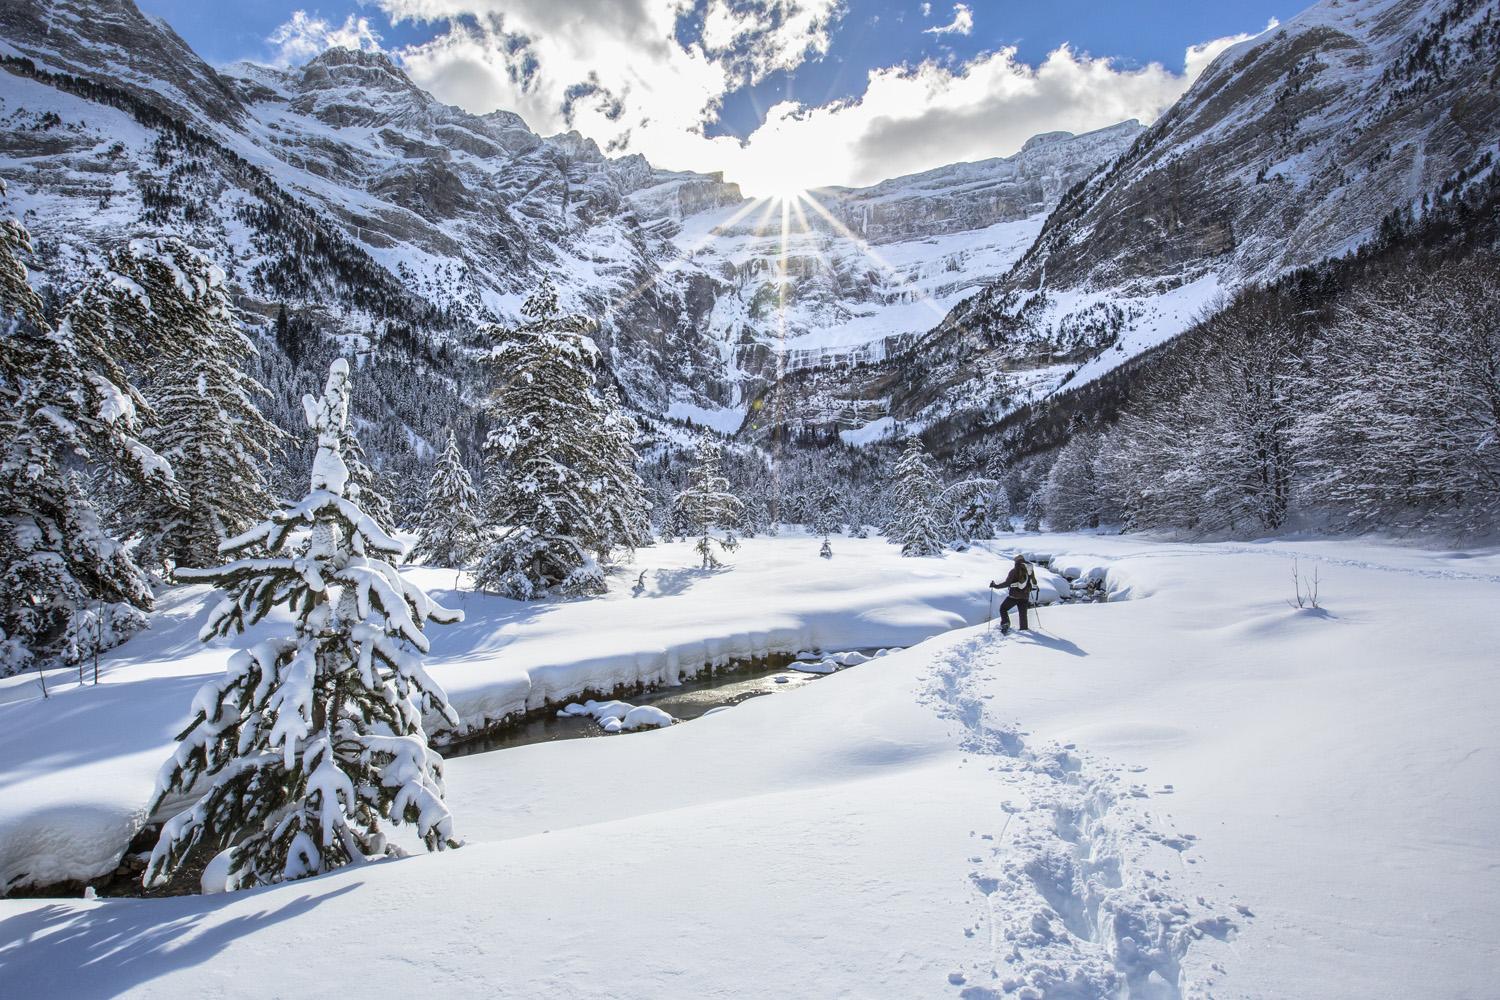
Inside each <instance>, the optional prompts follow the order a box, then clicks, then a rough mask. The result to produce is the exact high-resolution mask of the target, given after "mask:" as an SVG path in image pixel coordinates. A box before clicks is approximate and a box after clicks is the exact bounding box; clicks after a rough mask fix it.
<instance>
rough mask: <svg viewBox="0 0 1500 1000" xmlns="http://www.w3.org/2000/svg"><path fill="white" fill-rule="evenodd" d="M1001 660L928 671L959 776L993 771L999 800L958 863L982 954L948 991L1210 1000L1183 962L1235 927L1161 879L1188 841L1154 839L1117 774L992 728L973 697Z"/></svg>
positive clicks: (971, 930) (959, 659)
mask: <svg viewBox="0 0 1500 1000" xmlns="http://www.w3.org/2000/svg"><path fill="white" fill-rule="evenodd" d="M1006 648H1007V642H1006V640H1003V639H1000V638H999V637H998V636H988V635H980V636H976V637H974V638H971V639H970V640H968V641H967V642H965V643H963V644H962V645H959V646H958V647H956V648H954V649H953V650H952V651H951V652H949V653H947V654H944V655H942V656H941V657H940V658H939V659H938V661H937V662H935V663H934V665H933V668H932V672H931V674H930V675H929V685H928V688H927V691H926V692H925V699H926V700H927V701H928V702H929V703H930V704H932V705H933V706H934V708H935V709H936V710H937V712H938V714H939V715H941V716H943V717H945V718H949V719H952V720H953V721H955V722H957V723H959V724H960V725H961V726H962V731H961V732H960V733H959V739H960V744H959V745H960V747H961V749H962V750H963V751H964V752H965V753H966V754H971V755H973V756H972V757H966V758H965V763H964V766H966V767H972V766H983V767H986V768H988V769H989V770H990V771H992V772H994V774H995V779H996V794H997V798H999V800H1000V801H999V802H998V803H997V810H996V823H995V827H996V832H994V833H991V832H988V831H982V830H976V831H974V837H975V845H976V854H975V855H974V856H972V857H971V858H970V859H969V861H970V864H971V865H972V869H971V871H970V872H969V876H968V880H969V883H970V886H971V888H972V889H973V891H974V892H975V893H976V895H977V897H978V904H979V912H980V919H979V920H978V921H976V923H975V924H973V925H971V926H969V927H966V928H965V929H964V933H965V935H966V936H967V937H969V938H971V939H974V940H975V941H983V942H987V943H988V948H987V949H986V950H985V953H984V954H982V955H978V956H976V957H975V958H974V959H972V960H970V961H969V963H968V965H967V966H966V967H965V968H963V969H961V970H957V971H954V972H952V973H950V974H949V976H948V982H949V983H950V984H951V985H953V986H956V987H958V995H959V996H960V997H961V998H963V1000H985V998H992V997H1021V998H1038V1000H1040V998H1049V1000H1105V998H1112V1000H1119V998H1130V1000H1142V998H1151V1000H1158V998H1160V1000H1181V998H1184V997H1198V996H1205V995H1208V990H1209V988H1210V987H1211V986H1212V984H1213V981H1212V980H1211V979H1204V978H1201V977H1200V978H1199V979H1198V980H1197V981H1193V982H1189V981H1188V979H1189V977H1188V975H1187V974H1186V973H1185V972H1184V969H1183V960H1184V959H1185V958H1186V956H1187V954H1188V950H1189V949H1190V948H1191V946H1192V944H1193V942H1194V941H1197V940H1199V939H1201V938H1202V937H1203V936H1204V935H1206V934H1207V935H1212V936H1213V937H1216V938H1219V939H1221V940H1224V939H1228V938H1230V937H1232V936H1233V934H1234V933H1235V932H1236V931H1237V930H1238V925H1237V924H1236V923H1235V921H1234V920H1232V919H1230V917H1229V916H1228V914H1227V913H1226V912H1223V911H1221V910H1220V909H1219V908H1218V907H1217V906H1216V905H1215V904H1212V903H1210V902H1208V901H1206V900H1205V899H1203V898H1202V897H1197V898H1196V899H1195V900H1194V901H1193V902H1191V903H1188V902H1185V901H1184V900H1183V899H1181V898H1179V895H1178V893H1177V892H1176V891H1175V890H1174V887H1173V882H1174V878H1173V874H1172V872H1171V871H1170V870H1169V867H1168V866H1177V865H1183V866H1185V865H1186V864H1187V863H1190V862H1189V860H1188V859H1187V858H1186V853H1187V852H1188V851H1191V850H1192V848H1193V847H1194V842H1195V840H1196V838H1194V837H1192V835H1191V834H1182V833H1178V832H1175V831H1165V830H1163V829H1162V824H1161V823H1160V821H1159V820H1158V819H1157V818H1155V817H1154V816H1153V815H1152V813H1150V812H1149V811H1148V808H1149V806H1148V804H1144V803H1145V802H1147V801H1148V800H1149V796H1146V795H1145V793H1144V792H1143V791H1142V790H1141V789H1140V787H1139V786H1128V785H1126V784H1125V783H1124V782H1123V781H1122V779H1121V778H1120V776H1119V774H1120V772H1121V771H1122V770H1123V769H1121V768H1118V767H1114V766H1111V765H1109V764H1108V763H1106V762H1103V761H1097V760H1094V759H1093V758H1090V757H1088V756H1086V755H1082V754H1080V753H1079V752H1078V751H1076V750H1075V748H1074V747H1073V746H1072V745H1068V746H1058V745H1055V744H1052V745H1047V746H1041V747H1032V746H1031V745H1029V744H1028V743H1027V741H1026V740H1025V738H1024V735H1025V734H1023V733H1021V732H1019V731H1018V730H1017V729H1015V728H1014V727H1006V726H1000V725H995V724H994V723H992V722H991V721H990V720H989V719H988V717H987V712H986V702H985V700H984V699H983V698H982V697H981V696H980V695H979V694H978V693H977V692H976V690H975V688H976V684H977V682H978V681H980V680H982V679H984V675H985V674H986V672H987V671H988V669H989V668H995V667H999V666H1000V665H1001V663H1002V660H1003V656H1004V650H1005V649H1006ZM1174 852H1175V855H1176V857H1175V858H1174V856H1173V854H1174ZM1243 912H1245V911H1243V910H1240V911H1238V913H1243ZM1215 971H1219V970H1218V969H1217V967H1215Z"/></svg>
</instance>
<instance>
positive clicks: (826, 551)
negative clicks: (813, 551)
mask: <svg viewBox="0 0 1500 1000" xmlns="http://www.w3.org/2000/svg"><path fill="white" fill-rule="evenodd" d="M818 555H820V556H822V557H823V558H824V559H832V558H833V546H832V545H830V544H828V536H827V535H824V536H823V547H822V548H820V549H818Z"/></svg>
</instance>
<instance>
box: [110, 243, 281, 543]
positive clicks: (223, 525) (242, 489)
mask: <svg viewBox="0 0 1500 1000" xmlns="http://www.w3.org/2000/svg"><path fill="white" fill-rule="evenodd" d="M93 284H94V288H93V289H92V290H91V291H90V293H89V294H90V295H92V296H94V297H96V298H97V300H98V302H99V303H100V304H102V305H104V306H105V307H106V309H107V311H108V313H109V314H110V315H111V317H112V319H113V322H114V324H115V325H116V326H117V327H119V328H120V329H121V330H126V331H128V332H129V334H130V335H131V336H132V337H134V338H135V339H136V341H137V342H140V343H147V344H153V345H162V346H160V348H159V350H158V352H157V356H156V357H155V358H154V359H153V361H152V364H151V365H150V369H151V374H150V376H149V378H148V379H147V380H146V382H145V383H144V386H143V392H144V394H145V396H146V398H147V399H148V400H149V401H150V403H151V406H152V409H153V410H154V411H155V413H156V414H157V416H158V419H157V421H156V422H155V423H154V425H153V426H151V427H149V428H148V429H147V430H146V431H145V432H144V435H143V436H144V438H145V440H146V441H147V442H148V443H149V444H150V445H151V446H152V447H153V448H154V449H155V450H156V451H157V453H158V454H160V455H161V456H162V457H163V458H165V459H166V460H167V461H168V462H170V463H171V465H172V471H173V473H174V475H175V476H176V478H177V482H178V484H179V485H180V487H181V493H182V502H181V503H179V504H172V505H169V506H161V505H157V504H153V503H151V502H150V497H149V496H136V495H131V496H130V497H129V499H128V501H127V503H126V504H125V505H124V509H125V510H126V511H128V512H129V513H128V514H127V515H126V516H125V517H123V519H122V520H123V521H124V523H125V524H126V525H127V526H128V527H129V529H130V532H131V534H134V535H136V536H138V537H139V538H140V548H139V551H138V557H139V558H140V559H141V560H142V562H144V563H147V564H175V565H178V566H210V565H213V564H214V563H215V562H216V561H217V556H218V549H219V543H220V542H222V541H223V540H224V539H225V538H226V537H229V536H231V535H238V534H239V533H240V532H242V531H244V530H245V529H246V528H248V527H249V526H250V525H251V524H253V523H255V522H256V521H257V520H259V519H260V518H261V517H264V516H265V514H266V513H267V512H268V511H269V510H270V509H271V507H272V506H273V503H274V502H273V500H272V498H271V493H270V490H269V488H268V486H267V482H266V474H265V470H266V467H267V464H268V462H269V460H270V457H271V448H272V447H274V446H276V444H277V442H278V440H279V439H280V438H281V437H282V432H281V431H280V430H279V429H278V428H277V427H276V426H275V425H274V424H272V423H271V422H270V421H269V420H267V419H266V418H265V417H264V416H263V415H262V414H261V412H260V410H259V409H258V408H257V406H256V404H255V397H257V396H262V395H264V394H265V389H264V388H262V387H261V385H260V384H259V383H257V382H256V381H255V379H253V378H252V377H251V376H250V375H249V374H247V373H246V371H245V362H246V360H247V359H249V358H250V357H252V356H253V355H254V354H255V353H256V350H255V345H254V344H253V343H252V342H251V341H250V338H249V337H247V336H246V335H245V334H244V333H243V332H242V331H241V330H240V327H239V324H238V323H237V322H236V320H235V317H234V311H233V309H232V308H231V306H230V303H229V295H228V290H227V289H226V288H225V286H224V273H223V271H221V270H220V269H219V268H218V267H216V266H215V265H214V264H213V263H212V262H210V261H209V260H208V259H207V258H205V257H203V256H202V255H201V254H199V253H198V252H197V251H195V250H193V249H191V248H189V247H188V246H187V245H186V244H185V243H183V242H182V241H181V240H179V239H176V238H174V237H158V238H153V239H139V240H133V241H131V243H130V244H129V246H128V247H126V248H124V249H122V250H120V251H118V252H117V253H115V254H113V255H112V257H111V261H110V268H109V270H108V271H107V272H105V273H104V274H103V275H101V276H100V277H99V278H98V279H97V280H96V281H95V282H94V283H93Z"/></svg>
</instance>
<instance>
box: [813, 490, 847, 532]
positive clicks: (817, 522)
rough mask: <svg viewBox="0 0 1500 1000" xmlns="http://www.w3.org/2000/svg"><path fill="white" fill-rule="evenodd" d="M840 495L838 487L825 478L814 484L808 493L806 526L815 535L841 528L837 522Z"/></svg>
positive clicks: (840, 502) (840, 503) (836, 530)
mask: <svg viewBox="0 0 1500 1000" xmlns="http://www.w3.org/2000/svg"><path fill="white" fill-rule="evenodd" d="M842 505H843V504H842V497H841V496H840V494H839V490H838V487H836V486H835V485H834V484H833V483H832V482H831V481H829V480H827V479H825V480H822V481H821V482H818V483H817V484H815V485H814V486H813V488H812V490H811V491H810V492H809V494H808V501H807V519H808V527H809V528H811V529H812V533H813V534H815V535H830V534H834V533H835V532H838V531H840V530H842V529H843V525H842V524H840V523H839V510H840V508H841V507H842Z"/></svg>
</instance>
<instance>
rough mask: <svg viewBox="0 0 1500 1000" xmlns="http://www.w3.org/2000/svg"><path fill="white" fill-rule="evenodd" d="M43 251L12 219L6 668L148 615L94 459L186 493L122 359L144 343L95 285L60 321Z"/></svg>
mask: <svg viewBox="0 0 1500 1000" xmlns="http://www.w3.org/2000/svg"><path fill="white" fill-rule="evenodd" d="M3 193H4V186H3V185H0V194H3ZM29 251H30V236H29V234H28V233H27V232H26V230H25V228H24V227H22V226H21V225H20V224H19V223H18V222H16V221H15V220H14V219H9V218H7V219H3V220H0V449H3V450H0V673H6V672H11V671H14V670H18V669H21V668H23V667H25V666H27V665H28V664H29V663H31V662H32V661H33V660H34V659H36V658H38V657H41V658H43V659H50V658H53V657H58V658H61V659H64V660H69V661H70V660H73V659H76V658H78V657H81V656H84V655H87V654H89V653H91V652H93V651H94V650H95V649H99V648H103V647H106V646H109V645H113V644H115V643H117V642H119V641H122V640H123V639H124V638H125V637H126V636H128V635H129V634H130V633H131V632H132V631H134V630H135V629H137V628H140V627H141V626H143V625H144V624H145V617H144V615H143V613H142V612H144V611H146V610H149V609H150V607H151V604H152V599H153V598H152V592H151V586H150V582H149V580H148V578H147V576H146V574H145V573H144V572H143V571H142V569H141V567H140V565H139V564H138V563H137V562H136V561H135V558H134V557H133V555H132V554H131V552H130V550H129V549H128V548H127V547H126V546H125V545H124V544H123V543H122V542H121V541H120V540H119V539H118V538H117V537H115V536H114V535H112V534H111V533H110V532H109V531H108V530H107V529H106V527H105V525H104V523H103V520H102V518H101V517H100V514H99V511H98V509H97V507H96V506H95V504H94V503H93V502H92V500H91V499H90V497H89V495H88V493H87V492H86V490H85V488H84V483H85V481H86V480H85V478H84V476H82V475H80V474H79V473H80V472H84V471H89V470H92V469H95V468H108V469H110V470H112V472H113V473H114V474H115V475H118V476H120V477H122V478H123V479H124V480H126V481H127V482H129V483H131V484H132V485H133V486H134V487H136V488H138V489H140V490H141V491H142V492H143V493H144V494H149V496H150V497H151V498H152V500H153V502H155V503H159V504H163V505H166V504H172V503H180V502H181V495H180V493H179V492H178V491H177V485H176V482H175V480H174V479H173V478H172V473H171V469H170V467H169V466H168V464H167V463H166V462H165V461H164V460H163V459H162V458H161V457H160V456H158V455H156V454H155V453H154V452H153V451H152V450H151V448H150V447H149V446H147V445H146V444H145V443H144V442H142V441H141V440H140V438H139V436H138V429H139V427H140V424H141V422H142V416H143V414H149V407H147V405H146V403H145V400H144V399H143V398H142V397H141V395H140V393H139V392H138V391H137V390H136V389H135V388H134V386H132V385H131V383H130V381H129V379H128V377H127V376H126V374H125V371H124V369H123V367H122V366H121V364H120V363H119V362H118V361H117V360H116V359H117V358H120V357H127V356H130V355H131V352H132V350H133V348H134V347H135V346H137V345H132V344H131V343H129V342H126V341H123V340H122V339H120V338H118V337H117V336H116V333H117V330H118V328H117V327H116V325H115V324H114V323H113V322H112V319H111V316H110V315H109V312H108V309H107V308H106V304H105V303H102V302H100V301H99V300H98V299H97V298H95V297H92V296H87V295H84V296H78V297H75V298H74V299H73V300H71V301H70V302H69V303H68V305H67V307H66V309H65V311H64V314H63V318H62V320H61V321H60V322H59V323H58V324H57V325H56V326H55V327H54V326H53V325H52V324H50V323H49V322H48V321H47V319H46V317H45V316H44V315H43V311H42V306H41V302H40V300H39V299H38V298H37V296H36V295H35V293H33V292H32V291H31V288H30V286H29V285H28V283H27V270H26V266H25V264H24V263H23V262H22V257H23V255H24V254H26V253H28V252H29Z"/></svg>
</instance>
